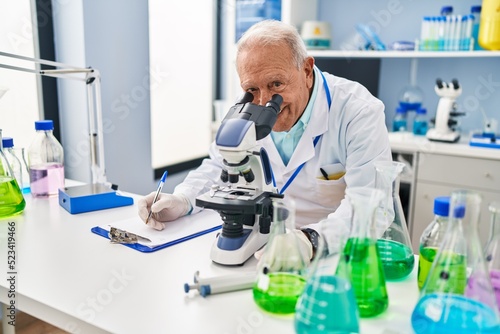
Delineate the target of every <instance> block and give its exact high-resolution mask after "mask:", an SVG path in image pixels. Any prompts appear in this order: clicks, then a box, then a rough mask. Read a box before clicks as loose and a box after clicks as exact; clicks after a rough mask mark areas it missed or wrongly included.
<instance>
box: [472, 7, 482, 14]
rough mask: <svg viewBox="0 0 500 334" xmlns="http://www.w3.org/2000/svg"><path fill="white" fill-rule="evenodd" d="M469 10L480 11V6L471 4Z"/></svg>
mask: <svg viewBox="0 0 500 334" xmlns="http://www.w3.org/2000/svg"><path fill="white" fill-rule="evenodd" d="M470 12H471V13H473V14H474V13H481V6H471V7H470Z"/></svg>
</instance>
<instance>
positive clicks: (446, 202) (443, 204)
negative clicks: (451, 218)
mask: <svg viewBox="0 0 500 334" xmlns="http://www.w3.org/2000/svg"><path fill="white" fill-rule="evenodd" d="M449 211H450V197H449V196H440V197H436V198H435V199H434V214H436V215H438V216H443V217H448V214H449Z"/></svg>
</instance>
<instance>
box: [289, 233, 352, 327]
mask: <svg viewBox="0 0 500 334" xmlns="http://www.w3.org/2000/svg"><path fill="white" fill-rule="evenodd" d="M326 248H327V247H326V242H325V239H324V237H323V233H321V231H320V237H319V240H318V248H317V250H316V254H317V255H316V257H315V258H314V259H313V262H312V264H311V266H310V267H309V272H308V276H307V284H306V287H305V288H304V292H303V293H302V295H301V296H300V298H299V300H298V301H297V306H296V308H295V332H296V333H297V334H316V333H317V334H319V333H326V334H328V333H332V334H333V333H336V334H354V333H359V312H358V305H357V304H356V299H355V297H354V291H353V289H352V285H351V282H350V279H349V276H348V275H349V274H348V273H347V271H346V269H347V268H346V266H345V264H344V265H343V266H342V268H340V270H341V271H342V272H339V273H335V268H336V267H337V264H338V261H339V256H338V255H330V254H328V252H327V251H326ZM340 258H341V259H343V257H340Z"/></svg>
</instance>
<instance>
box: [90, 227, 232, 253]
mask: <svg viewBox="0 0 500 334" xmlns="http://www.w3.org/2000/svg"><path fill="white" fill-rule="evenodd" d="M221 228H222V225H218V226H214V227H212V228H209V229H206V230H202V231H199V232H196V233H193V234H190V235H187V236H185V237H182V238H179V239H175V240H172V241H170V242H167V243H164V244H161V245H158V246H154V247H148V246H145V245H142V244H140V243H136V244H121V245H124V246H127V247H130V248H132V249H135V250H138V251H139V252H143V253H152V252H155V251H157V250H159V249H163V248H167V247H170V246H173V245H176V244H179V243H181V242H184V241H187V240H190V239H194V238H196V237H199V236H201V235H204V234H207V233H210V232H214V231H217V230H220V229H221ZM90 230H91V231H92V232H94V233H95V234H97V235H100V236H101V237H105V238H106V239H109V235H108V233H109V231H107V230H105V229H103V228H102V227H99V226H95V227H93V228H91V229H90Z"/></svg>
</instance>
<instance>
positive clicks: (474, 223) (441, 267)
mask: <svg viewBox="0 0 500 334" xmlns="http://www.w3.org/2000/svg"><path fill="white" fill-rule="evenodd" d="M480 206H481V197H480V196H479V194H478V193H476V192H473V191H468V190H456V191H453V192H452V194H451V200H450V213H449V223H448V229H447V231H446V234H445V236H444V239H443V242H442V243H441V245H440V247H439V250H438V253H437V255H436V258H435V259H434V262H433V263H432V266H431V269H430V271H429V275H428V277H427V280H426V281H425V284H424V286H423V288H422V291H421V293H420V298H419V300H418V302H417V305H416V306H415V308H414V310H413V313H412V317H411V322H412V327H413V329H414V330H415V332H416V333H417V334H420V333H426V334H434V333H436V334H437V333H467V334H468V333H470V334H472V333H499V332H500V317H499V313H498V308H497V304H496V300H495V295H494V294H493V289H492V286H491V282H490V280H489V276H488V271H487V268H486V264H485V261H484V256H483V250H482V247H481V244H480V241H479V234H478V220H479V213H480Z"/></svg>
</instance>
